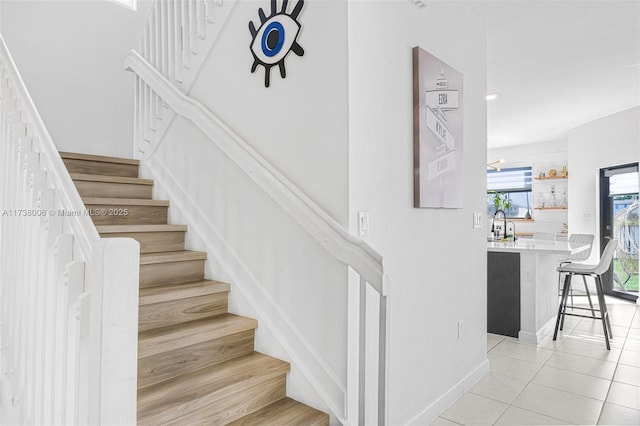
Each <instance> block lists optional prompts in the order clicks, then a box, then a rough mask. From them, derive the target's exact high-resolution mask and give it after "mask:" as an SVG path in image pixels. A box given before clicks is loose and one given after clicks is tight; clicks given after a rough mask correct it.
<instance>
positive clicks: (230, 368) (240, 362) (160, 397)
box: [138, 352, 290, 422]
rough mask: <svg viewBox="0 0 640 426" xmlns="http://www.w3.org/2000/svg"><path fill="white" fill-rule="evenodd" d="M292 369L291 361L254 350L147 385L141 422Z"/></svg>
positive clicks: (141, 398)
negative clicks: (239, 385)
mask: <svg viewBox="0 0 640 426" xmlns="http://www.w3.org/2000/svg"><path fill="white" fill-rule="evenodd" d="M289 369H290V366H289V363H288V362H285V361H281V360H279V359H276V358H272V357H270V356H267V355H263V354H261V353H258V352H253V353H251V354H248V355H244V356H241V357H238V358H233V359H230V360H228V361H225V362H223V363H220V364H216V365H212V366H209V367H205V368H201V369H198V370H195V371H192V372H190V373H187V374H185V375H182V376H178V377H173V378H171V379H168V380H165V381H163V382H159V383H156V384H153V385H151V386H147V387H144V388H142V389H140V390H139V391H138V422H140V421H144V420H145V419H146V418H149V417H152V416H155V415H158V414H161V413H164V412H169V411H172V410H175V409H178V408H179V407H181V406H183V405H185V404H189V403H191V402H192V401H195V400H197V399H199V398H201V397H203V396H205V395H211V394H216V393H218V394H219V395H220V398H221V399H222V398H224V397H225V396H226V395H227V394H228V393H229V391H228V390H229V389H230V388H231V389H233V388H234V385H236V384H238V383H241V382H246V386H247V387H251V386H253V385H255V384H257V383H260V382H261V381H264V380H268V379H270V378H275V377H278V376H281V375H284V374H286V373H287V372H289ZM214 399H215V398H214ZM221 409H222V408H221Z"/></svg>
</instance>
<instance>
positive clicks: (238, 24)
mask: <svg viewBox="0 0 640 426" xmlns="http://www.w3.org/2000/svg"><path fill="white" fill-rule="evenodd" d="M279 4H280V3H279ZM294 5H295V2H289V9H288V10H289V12H290V11H291V9H292V8H293V7H294ZM260 7H262V8H266V9H267V12H268V9H269V5H268V3H265V2H264V1H255V0H252V1H240V2H239V3H238V4H237V6H236V9H235V10H234V12H233V16H232V18H231V19H230V20H229V21H228V22H227V23H226V24H225V29H224V30H223V33H222V34H223V37H222V38H221V39H220V40H219V41H218V42H217V43H216V45H215V46H214V48H213V50H212V51H211V53H210V56H209V59H208V60H207V61H206V63H205V65H204V66H203V67H202V69H201V70H200V74H199V77H198V78H197V80H196V82H195V83H194V84H193V86H192V88H191V90H190V94H191V95H192V96H193V97H195V98H196V99H198V100H199V101H200V102H202V103H203V104H204V105H206V106H207V107H208V108H210V109H211V110H212V111H213V112H214V113H215V114H217V115H218V116H219V117H220V118H221V119H222V120H224V121H225V122H226V123H227V124H228V125H229V126H230V127H231V128H232V129H234V130H235V131H236V132H238V133H239V134H240V136H242V137H243V138H244V139H245V140H246V141H248V142H249V143H250V144H251V146H252V147H253V148H254V149H255V150H257V151H258V152H259V153H260V154H261V155H263V156H264V157H265V158H266V159H267V160H269V162H270V163H271V164H272V165H274V166H275V167H276V168H277V169H278V170H279V171H280V172H282V173H284V174H285V175H286V176H287V177H288V178H290V180H292V181H293V182H295V183H296V185H298V186H299V187H300V188H301V189H302V190H303V191H304V192H305V193H306V194H307V195H310V196H311V197H312V198H313V199H314V201H316V202H317V203H318V204H319V205H320V206H321V207H323V208H324V209H325V210H326V211H327V212H328V213H329V214H330V215H331V216H332V217H333V218H334V219H335V220H337V221H338V222H339V223H340V224H342V225H344V226H346V224H347V209H348V201H347V200H348V196H349V195H348V183H347V179H348V174H347V167H348V131H347V125H348V124H347V123H348V118H349V117H348V109H347V46H346V38H347V33H346V25H347V23H346V2H344V1H334V0H328V1H321V2H305V5H304V8H303V9H302V12H301V13H300V21H301V23H302V30H301V32H300V35H299V36H298V42H299V44H300V45H301V46H302V47H303V48H304V50H305V54H304V56H302V57H299V56H296V55H294V54H293V53H291V54H289V56H288V57H287V59H286V62H285V63H286V70H287V77H286V78H285V79H282V78H280V73H279V71H278V68H277V67H274V68H272V70H271V86H270V87H269V88H265V86H264V68H263V67H261V66H259V67H258V69H257V71H256V72H255V73H254V74H252V73H251V65H252V63H253V57H252V56H251V52H250V50H249V44H250V43H251V37H250V33H249V30H248V27H247V26H248V23H249V21H254V22H259V18H258V8H260ZM328 22H331V30H329V29H328V27H327V25H328V24H327V23H328Z"/></svg>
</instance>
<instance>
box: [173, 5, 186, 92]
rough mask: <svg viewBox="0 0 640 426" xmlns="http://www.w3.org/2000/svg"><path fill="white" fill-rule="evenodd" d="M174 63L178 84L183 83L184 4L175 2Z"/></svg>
mask: <svg viewBox="0 0 640 426" xmlns="http://www.w3.org/2000/svg"><path fill="white" fill-rule="evenodd" d="M172 26H173V55H174V56H173V63H174V67H173V68H174V72H175V80H176V81H177V82H178V83H182V81H183V77H182V75H183V71H184V70H183V69H182V67H183V64H182V2H181V0H174V2H173V23H172Z"/></svg>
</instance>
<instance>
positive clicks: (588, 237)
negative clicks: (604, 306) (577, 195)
mask: <svg viewBox="0 0 640 426" xmlns="http://www.w3.org/2000/svg"><path fill="white" fill-rule="evenodd" d="M593 238H594V236H593V234H571V235H570V236H569V243H575V244H580V245H587V244H588V245H589V248H588V249H587V250H583V251H581V252H580V253H576V254H574V255H571V256H569V257H567V258H566V259H562V260H561V261H560V266H561V267H562V266H564V265H567V264H569V263H574V262H582V261H583V260H587V259H588V258H589V256H591V249H592V248H593ZM582 281H583V282H584V290H585V292H586V294H587V300H589V306H590V307H591V314H592V317H594V318H595V316H596V315H595V313H594V311H593V302H592V301H591V295H590V294H589V287H588V286H587V279H586V278H585V276H584V275H583V276H582ZM569 294H570V296H571V305H572V306H573V288H572V287H571V284H569ZM558 296H562V272H558Z"/></svg>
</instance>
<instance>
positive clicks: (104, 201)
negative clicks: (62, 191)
mask: <svg viewBox="0 0 640 426" xmlns="http://www.w3.org/2000/svg"><path fill="white" fill-rule="evenodd" d="M82 201H83V202H84V204H85V205H107V206H109V205H116V206H159V207H167V206H169V201H168V200H146V199H142V198H94V197H85V198H83V199H82Z"/></svg>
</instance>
